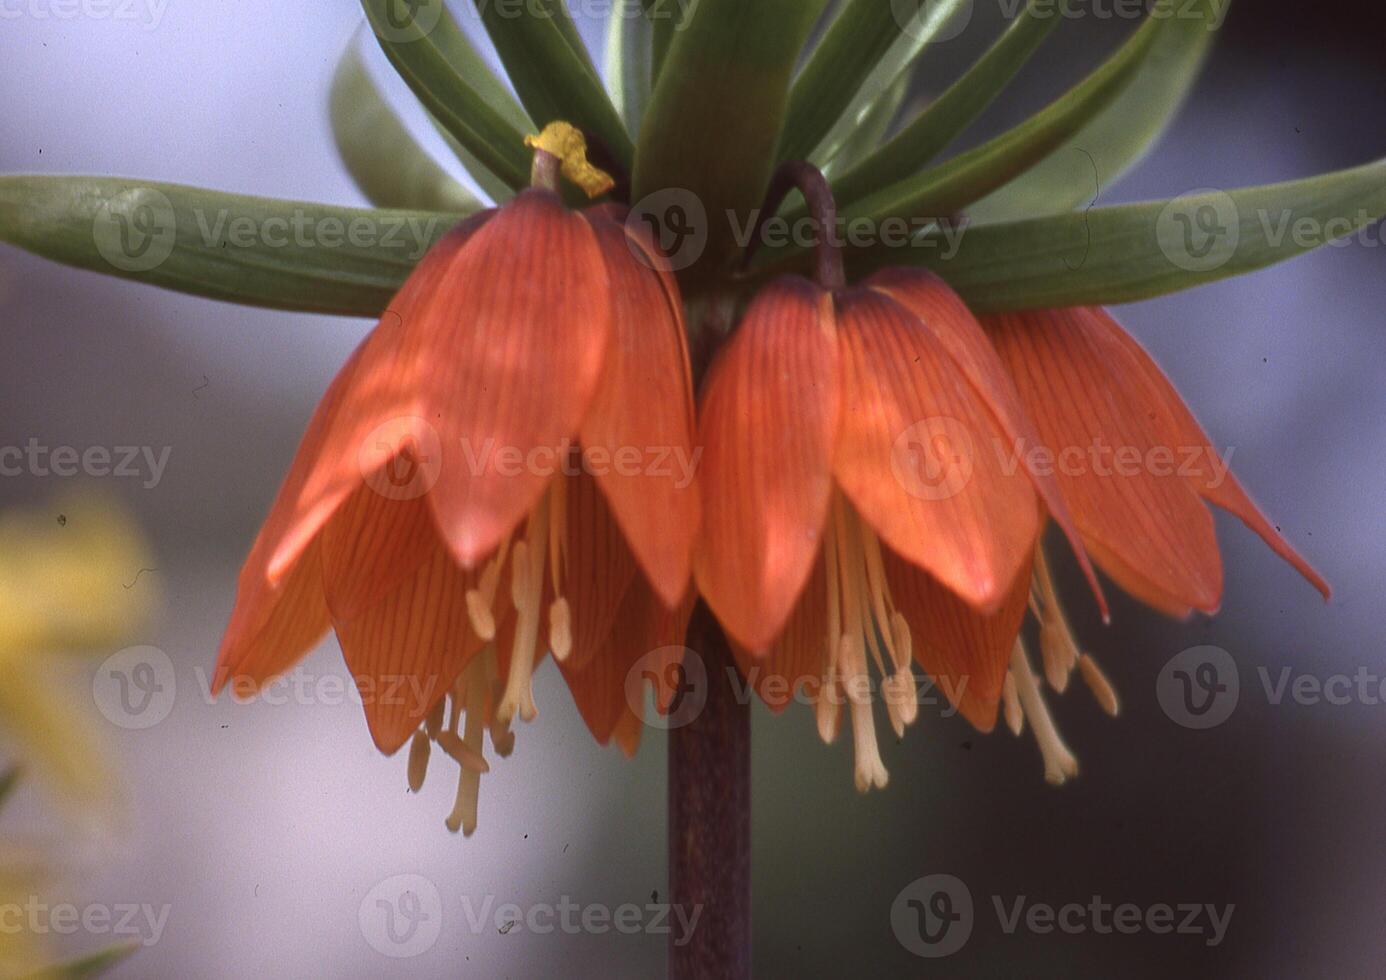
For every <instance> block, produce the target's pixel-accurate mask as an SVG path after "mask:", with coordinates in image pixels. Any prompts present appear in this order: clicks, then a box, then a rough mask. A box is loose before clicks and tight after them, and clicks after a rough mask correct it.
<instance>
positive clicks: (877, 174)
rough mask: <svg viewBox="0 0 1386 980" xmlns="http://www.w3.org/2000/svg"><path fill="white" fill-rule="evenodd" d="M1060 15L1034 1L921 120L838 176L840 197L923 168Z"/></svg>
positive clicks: (1047, 0)
mask: <svg viewBox="0 0 1386 980" xmlns="http://www.w3.org/2000/svg"><path fill="white" fill-rule="evenodd" d="M1061 20H1063V17H1062V16H1061V15H1060V14H1059V13H1058V12H1057V11H1056V10H1055V9H1054V5H1053V0H1031V2H1030V4H1029V5H1028V6H1026V8H1025V9H1024V10H1023V11H1022V12H1021V14H1020V16H1019V17H1018V18H1016V20H1015V22H1014V23H1012V24H1011V26H1010V27H1008V28H1007V29H1006V30H1005V32H1004V33H1003V34H1002V35H1001V36H1000V37H999V38H998V39H997V40H996V42H995V43H994V44H992V46H991V47H990V48H989V49H988V50H987V52H986V53H985V54H984V55H982V57H981V58H979V59H978V60H977V63H976V64H974V65H973V66H972V67H971V68H969V69H968V70H967V72H965V73H964V74H963V76H962V77H961V78H959V79H958V80H957V81H956V82H954V83H953V84H952V85H950V86H949V87H948V88H947V89H946V90H945V91H944V93H943V94H942V95H940V96H939V97H938V99H937V100H936V101H935V102H934V103H933V104H931V105H930V106H929V107H928V108H927V109H925V110H924V112H923V113H921V114H920V115H919V117H918V118H917V119H915V120H914V121H912V122H911V123H910V124H909V125H908V126H906V127H905V128H904V129H902V130H901V131H900V132H899V133H898V134H896V135H895V137H894V138H892V139H891V140H890V142H889V143H887V144H886V145H885V146H882V147H881V148H880V149H878V150H877V151H876V152H875V153H873V154H871V155H870V156H868V157H867V158H866V159H865V160H863V161H862V162H861V164H860V165H858V166H854V167H853V168H852V169H851V170H850V171H849V172H847V173H845V174H843V175H842V176H841V177H840V178H839V179H838V180H836V181H834V184H833V190H834V191H835V192H836V193H837V195H838V198H839V200H844V201H851V200H857V199H860V198H862V197H864V196H865V195H866V194H869V193H870V192H871V191H872V190H873V189H875V188H877V187H883V186H885V185H887V184H890V183H893V182H895V181H898V180H902V179H904V178H906V177H908V176H910V175H911V174H913V173H917V172H918V171H919V170H920V169H922V168H923V167H924V166H925V165H926V164H928V163H929V161H930V160H932V159H933V158H934V157H935V156H937V155H938V154H939V153H940V152H941V151H942V150H943V149H944V147H946V146H947V145H948V144H949V143H951V142H952V141H953V140H954V139H956V138H957V137H958V136H959V135H960V134H961V133H962V131H963V130H964V129H966V128H967V127H968V126H969V125H970V124H971V123H972V122H973V120H975V119H976V118H977V117H978V116H979V115H981V113H982V112H983V110H985V109H986V108H987V106H989V105H991V103H992V102H993V101H994V100H995V99H996V97H997V96H998V95H1000V94H1001V92H1002V90H1003V89H1004V88H1005V87H1006V85H1007V84H1008V83H1009V82H1010V81H1011V79H1012V78H1014V77H1015V75H1016V73H1017V72H1018V71H1020V69H1021V68H1022V67H1024V66H1025V63H1026V62H1027V61H1029V60H1030V56H1031V55H1033V54H1034V53H1035V52H1036V51H1037V50H1039V46H1040V44H1041V43H1042V42H1043V41H1044V39H1045V38H1047V37H1048V36H1049V32H1050V31H1052V30H1053V29H1054V27H1055V26H1056V25H1057V24H1058V23H1059V22H1060V21H1061Z"/></svg>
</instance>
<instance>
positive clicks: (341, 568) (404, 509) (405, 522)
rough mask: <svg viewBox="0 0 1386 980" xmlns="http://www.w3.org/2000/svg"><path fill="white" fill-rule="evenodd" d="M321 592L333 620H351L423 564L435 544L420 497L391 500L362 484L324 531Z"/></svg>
mask: <svg viewBox="0 0 1386 980" xmlns="http://www.w3.org/2000/svg"><path fill="white" fill-rule="evenodd" d="M320 541H321V544H322V549H321V552H322V570H323V591H324V592H325V593H326V596H327V605H328V608H329V609H331V611H332V615H333V616H334V617H336V618H337V619H354V618H355V617H357V616H359V615H360V614H361V613H363V612H365V611H366V610H367V609H368V608H370V607H371V606H373V605H375V604H376V603H377V602H379V601H380V600H381V599H382V598H384V597H385V596H386V595H388V594H389V593H391V592H393V591H394V590H395V589H396V588H397V587H398V586H399V585H400V583H401V582H403V581H404V579H406V578H407V577H409V576H410V575H412V574H413V573H414V571H415V570H416V569H417V568H418V567H419V566H420V565H422V564H423V563H424V562H425V561H427V560H428V559H429V558H430V557H431V556H432V554H433V552H434V550H435V549H436V548H437V545H438V534H437V532H436V531H435V530H434V527H433V513H432V511H430V510H429V507H428V502H427V501H426V500H424V499H423V498H422V497H414V498H412V499H411V498H406V499H395V498H394V497H389V496H386V495H385V494H382V493H380V492H379V491H378V490H376V489H375V487H373V486H371V485H370V484H367V483H363V484H361V486H359V487H358V488H357V489H356V491H355V492H354V493H352V494H351V496H349V497H347V499H346V500H345V501H343V503H342V505H341V506H340V507H339V508H338V509H337V511H336V513H334V514H333V515H332V518H331V519H330V520H329V521H328V522H327V524H326V525H325V526H324V527H323V529H322V535H321V537H320Z"/></svg>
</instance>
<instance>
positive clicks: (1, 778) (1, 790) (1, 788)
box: [0, 766, 19, 806]
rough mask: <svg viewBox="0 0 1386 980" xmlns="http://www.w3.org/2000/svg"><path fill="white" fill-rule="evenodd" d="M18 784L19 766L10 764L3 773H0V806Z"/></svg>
mask: <svg viewBox="0 0 1386 980" xmlns="http://www.w3.org/2000/svg"><path fill="white" fill-rule="evenodd" d="M17 785H19V767H18V766H10V767H9V768H8V769H6V770H5V771H4V772H3V773H0V806H3V805H4V803H5V800H6V799H8V798H9V795H10V794H11V793H13V792H14V788H15V787H16V786H17Z"/></svg>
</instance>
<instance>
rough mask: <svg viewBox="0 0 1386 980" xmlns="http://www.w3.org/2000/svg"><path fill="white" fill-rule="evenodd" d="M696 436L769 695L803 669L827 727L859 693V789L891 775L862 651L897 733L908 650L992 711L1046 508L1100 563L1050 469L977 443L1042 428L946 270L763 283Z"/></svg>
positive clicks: (722, 564)
mask: <svg viewBox="0 0 1386 980" xmlns="http://www.w3.org/2000/svg"><path fill="white" fill-rule="evenodd" d="M699 436H700V443H701V444H702V446H703V448H704V456H703V461H702V466H701V468H700V470H699V486H700V490H701V495H702V498H703V508H704V533H703V535H702V536H701V538H700V545H699V547H698V549H697V551H696V553H695V561H694V564H695V574H696V577H697V581H698V585H699V588H700V590H701V591H702V594H703V595H704V597H705V598H706V600H707V602H708V604H709V605H710V606H711V607H712V608H713V610H714V611H715V612H716V613H717V615H718V617H719V618H720V619H721V621H722V623H723V625H724V626H725V628H726V629H727V631H728V633H729V634H730V635H731V637H732V638H733V640H734V641H735V642H736V643H737V644H738V645H739V646H740V647H742V648H743V650H742V651H741V656H740V659H741V662H742V666H743V669H744V670H745V672H746V673H747V675H748V678H749V679H750V680H751V682H752V683H753V684H756V686H757V687H758V689H759V690H760V692H761V694H762V697H764V698H765V699H766V700H767V701H768V702H770V703H771V705H772V707H782V706H783V704H784V703H785V702H786V701H787V700H788V695H789V693H790V689H791V688H794V687H799V686H802V687H803V688H804V689H805V692H804V693H805V694H806V695H807V697H808V698H809V699H810V700H812V701H813V702H814V703H815V704H816V706H817V713H818V720H819V730H820V734H822V736H823V737H824V738H825V739H831V738H832V737H833V736H834V734H835V732H836V729H837V726H838V718H839V706H840V705H841V704H842V703H843V702H844V701H845V702H846V703H847V704H848V705H849V706H850V711H851V715H852V729H853V737H854V743H855V747H856V783H857V786H858V788H859V789H863V790H865V789H867V788H869V787H871V786H873V785H874V786H878V787H879V786H884V785H885V782H886V778H887V776H886V771H885V768H884V766H883V765H882V763H881V760H880V756H879V753H878V751H877V747H876V739H875V730H874V722H873V714H872V707H871V704H872V700H873V695H872V692H871V690H870V687H871V681H870V675H869V670H868V658H869V659H870V661H873V662H874V663H875V664H876V667H877V670H878V671H879V672H880V674H881V676H882V678H883V680H882V686H881V696H882V700H884V701H885V703H886V708H887V712H888V714H889V716H890V720H891V723H892V725H893V727H894V729H895V731H896V733H897V735H898V734H899V733H901V732H902V731H903V728H904V726H905V725H907V724H909V723H910V722H911V721H912V720H913V718H914V716H915V714H916V712H917V704H918V699H917V696H916V687H915V680H914V675H913V673H912V671H911V668H910V662H911V657H912V656H913V658H914V659H917V660H918V661H919V663H920V664H921V665H922V666H923V668H924V670H925V671H927V672H928V673H929V674H931V675H933V676H934V677H935V678H936V679H937V680H938V682H939V684H940V686H941V687H942V688H943V689H944V691H945V692H946V693H947V695H948V696H949V697H950V698H951V699H952V700H953V701H954V703H955V704H957V705H958V707H959V709H960V710H961V711H962V712H963V714H964V715H966V716H967V717H968V718H969V719H970V720H971V721H972V722H973V724H975V725H977V726H978V727H979V728H982V729H989V728H990V727H991V726H992V725H993V724H994V722H995V717H996V712H997V706H998V703H999V701H1000V699H1001V696H1002V689H1003V684H1004V678H1005V676H1006V670H1007V663H1008V662H1009V660H1010V658H1011V652H1012V646H1013V643H1014V639H1015V634H1016V631H1017V629H1018V628H1019V624H1020V620H1021V618H1022V616H1023V615H1024V612H1025V607H1026V599H1027V597H1028V594H1029V588H1030V567H1031V562H1032V555H1033V554H1034V550H1035V544H1036V541H1037V538H1038V535H1039V531H1040V526H1041V518H1042V510H1041V505H1043V509H1044V510H1047V511H1048V513H1050V514H1051V515H1052V516H1053V517H1054V519H1055V520H1056V521H1057V522H1058V523H1059V524H1060V525H1061V526H1062V527H1064V528H1065V530H1066V531H1068V533H1069V536H1070V540H1072V541H1073V542H1074V546H1075V549H1076V550H1077V552H1078V555H1079V558H1080V560H1081V561H1082V562H1083V564H1084V566H1085V567H1086V565H1087V561H1086V556H1085V555H1084V554H1083V551H1082V546H1081V543H1080V542H1079V541H1078V538H1077V535H1076V533H1075V532H1074V530H1073V527H1072V524H1071V522H1070V521H1069V518H1068V514H1067V511H1066V509H1065V505H1064V500H1063V498H1062V496H1061V495H1060V493H1059V488H1058V484H1057V483H1056V482H1055V481H1054V480H1053V479H1052V477H1046V476H1043V475H1037V474H1036V473H1034V472H1031V471H1029V470H1026V469H1022V468H1018V467H1016V468H1010V469H1008V468H1006V467H1005V466H1003V465H1002V461H1001V460H1000V459H998V458H997V457H996V456H995V455H994V454H991V453H989V452H976V451H974V449H973V443H976V444H977V446H980V445H981V444H982V440H988V441H989V440H992V439H999V440H1007V441H1009V440H1013V439H1033V438H1034V434H1033V432H1032V429H1031V427H1030V425H1029V422H1028V421H1027V420H1026V418H1025V416H1024V414H1023V412H1022V411H1021V408H1020V403H1019V401H1018V399H1017V396H1016V394H1015V390H1014V388H1013V386H1012V385H1011V383H1010V380H1009V378H1008V377H1007V375H1006V372H1005V370H1004V369H1003V367H1002V365H1001V362H1000V361H999V360H998V358H997V356H996V354H995V352H994V351H993V350H992V349H991V348H990V346H989V345H988V344H987V341H986V338H985V335H984V334H983V332H982V330H981V327H980V326H979V324H978V323H977V321H976V320H975V319H974V318H973V317H972V315H971V314H970V313H969V312H968V310H967V309H966V307H965V306H964V305H963V304H962V302H961V301H960V300H958V299H957V297H956V296H954V295H953V294H952V293H951V291H949V290H948V288H947V287H946V286H944V285H943V284H942V282H941V281H940V280H938V279H937V278H935V277H933V276H930V275H928V274H927V273H922V272H887V273H883V274H881V275H878V276H876V277H873V278H872V279H870V280H867V282H866V283H865V284H863V285H861V286H856V287H852V288H846V289H842V290H838V291H836V292H830V291H828V290H826V289H824V288H822V287H820V286H817V285H814V284H812V283H810V282H808V281H807V280H804V279H799V278H794V277H789V278H784V279H780V280H778V281H776V282H774V283H772V284H770V285H769V286H767V287H765V288H764V289H763V290H762V291H761V292H760V293H759V295H757V296H756V298H755V299H754V300H753V301H752V303H751V305H750V307H749V309H748V310H747V312H746V315H745V317H744V319H743V321H742V323H741V325H740V327H739V328H738V330H737V331H736V333H735V334H734V335H733V336H732V338H731V339H730V340H729V341H728V342H727V344H726V346H725V347H724V348H723V350H722V352H721V354H720V356H719V358H718V360H717V361H716V362H715V363H714V365H713V367H712V369H711V371H710V373H709V377H708V380H707V383H706V386H705V390H704V392H703V397H702V405H701V416H700V422H699ZM772 687H774V688H775V690H776V691H777V692H778V696H775V695H772V694H771V691H770V689H771V688H772Z"/></svg>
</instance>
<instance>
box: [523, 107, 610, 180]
mask: <svg viewBox="0 0 1386 980" xmlns="http://www.w3.org/2000/svg"><path fill="white" fill-rule="evenodd" d="M525 146H527V147H529V148H530V149H532V150H542V151H544V152H545V153H548V154H550V155H552V156H555V157H557V158H558V162H559V167H560V169H561V171H562V173H563V176H564V177H567V178H568V179H569V180H570V181H572V182H573V183H574V184H576V185H577V186H578V187H580V188H581V189H582V192H583V193H584V194H586V195H587V196H588V197H600V196H601V195H603V194H605V193H606V192H607V191H609V190H611V188H612V187H614V186H616V181H615V180H613V179H612V177H611V175H610V174H608V173H607V172H606V171H605V170H601V169H599V168H597V167H594V166H593V165H592V164H591V163H589V162H588V160H587V139H586V137H584V136H583V135H582V130H580V129H578V128H577V127H576V126H574V125H572V124H570V123H566V122H551V123H549V124H548V125H547V126H545V127H544V130H543V132H541V133H540V134H539V135H538V136H526V137H525Z"/></svg>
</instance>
